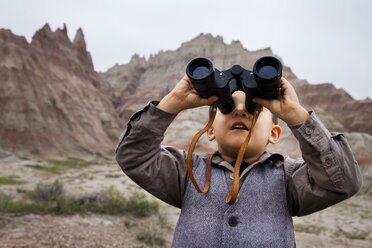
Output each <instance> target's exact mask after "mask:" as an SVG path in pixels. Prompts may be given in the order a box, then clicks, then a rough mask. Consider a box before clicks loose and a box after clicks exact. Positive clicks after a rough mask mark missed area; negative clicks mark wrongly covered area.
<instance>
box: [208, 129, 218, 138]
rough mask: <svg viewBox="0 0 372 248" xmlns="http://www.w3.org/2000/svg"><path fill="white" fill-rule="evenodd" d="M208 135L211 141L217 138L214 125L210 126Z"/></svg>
mask: <svg viewBox="0 0 372 248" xmlns="http://www.w3.org/2000/svg"><path fill="white" fill-rule="evenodd" d="M207 136H208V139H209V141H212V140H214V139H215V138H216V136H214V130H213V127H210V128H209V129H208V130H207Z"/></svg>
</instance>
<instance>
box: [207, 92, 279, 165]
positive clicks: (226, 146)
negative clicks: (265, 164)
mask: <svg viewBox="0 0 372 248" xmlns="http://www.w3.org/2000/svg"><path fill="white" fill-rule="evenodd" d="M232 97H233V99H234V102H235V109H234V110H233V111H232V112H231V113H229V114H226V115H225V114H222V113H221V112H220V111H219V110H217V113H216V118H215V120H214V122H213V125H212V127H211V128H210V129H209V130H208V132H207V135H208V137H209V140H213V139H216V140H217V143H218V151H219V152H220V154H221V156H222V158H223V159H224V160H226V161H227V162H231V161H233V160H236V157H237V155H238V153H239V149H240V147H241V145H242V144H243V142H244V140H245V138H246V137H247V135H248V133H249V132H250V131H252V134H251V139H250V141H249V144H248V147H247V149H246V151H245V155H244V160H245V161H247V162H250V163H253V162H254V161H256V160H257V159H258V158H259V157H260V156H261V154H262V153H263V152H264V151H265V149H266V145H267V143H268V142H270V143H272V144H275V143H277V142H278V141H279V137H280V133H281V128H280V126H278V125H275V124H274V123H273V121H272V114H271V112H270V111H269V110H268V109H266V108H262V111H261V113H260V115H259V117H258V119H257V122H256V124H255V126H254V128H253V130H249V129H250V127H251V124H252V119H253V115H251V114H250V113H249V112H248V111H247V110H246V108H245V93H244V92H243V91H235V92H234V93H233V94H232Z"/></svg>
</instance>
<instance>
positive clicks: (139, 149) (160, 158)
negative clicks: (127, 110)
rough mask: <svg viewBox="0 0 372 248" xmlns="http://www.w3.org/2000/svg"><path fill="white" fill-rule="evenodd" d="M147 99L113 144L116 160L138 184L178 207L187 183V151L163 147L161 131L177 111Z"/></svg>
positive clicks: (163, 130)
mask: <svg viewBox="0 0 372 248" xmlns="http://www.w3.org/2000/svg"><path fill="white" fill-rule="evenodd" d="M157 104H158V102H151V103H149V104H148V105H147V106H146V107H145V108H144V109H142V110H141V111H139V112H137V113H135V114H134V115H133V116H132V117H131V119H130V121H129V123H128V124H127V128H126V130H125V131H124V132H123V134H122V135H121V137H120V141H119V144H118V146H117V148H116V161H117V162H118V164H119V165H120V167H121V169H122V170H123V172H124V173H125V174H126V175H127V176H128V177H130V178H131V179H132V180H133V181H134V182H135V183H137V184H138V185H139V186H140V187H142V188H144V189H145V190H147V191H148V192H150V193H151V194H152V195H154V196H156V197H157V198H159V199H161V200H163V201H165V202H167V203H168V204H170V205H173V206H175V207H181V203H182V198H183V194H184V192H185V189H186V183H187V168H186V162H185V161H186V152H185V151H182V150H180V149H177V148H175V147H162V146H161V142H162V140H163V137H164V132H165V131H166V129H167V128H168V126H169V125H170V123H171V122H172V121H173V119H174V118H175V116H176V115H173V114H170V113H167V112H164V111H162V110H160V109H158V108H156V106H155V105H157Z"/></svg>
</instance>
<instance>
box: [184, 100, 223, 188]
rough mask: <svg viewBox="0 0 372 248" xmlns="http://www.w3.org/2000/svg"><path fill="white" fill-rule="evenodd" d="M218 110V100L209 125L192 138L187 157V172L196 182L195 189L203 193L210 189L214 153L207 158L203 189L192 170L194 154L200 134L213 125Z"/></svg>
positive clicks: (193, 182)
mask: <svg viewBox="0 0 372 248" xmlns="http://www.w3.org/2000/svg"><path fill="white" fill-rule="evenodd" d="M216 111H217V102H216V103H214V104H213V113H212V115H211V117H210V118H209V121H208V123H207V125H206V126H205V127H204V128H203V129H202V130H200V131H199V132H198V133H196V134H195V136H194V138H193V139H192V141H191V144H190V147H189V151H188V153H187V158H186V164H187V173H188V175H189V178H190V180H191V182H192V184H194V187H195V189H196V190H197V191H198V192H199V193H203V194H205V193H207V192H208V189H209V185H210V177H211V160H212V156H213V154H210V155H209V156H208V158H207V166H206V169H205V186H204V189H203V190H201V189H200V188H199V185H198V183H197V182H196V180H195V177H194V174H193V172H192V154H193V152H194V149H195V146H196V143H197V142H198V140H199V138H200V136H202V134H203V133H205V132H206V131H207V130H208V129H209V128H210V127H211V126H212V124H213V121H214V118H215V117H216Z"/></svg>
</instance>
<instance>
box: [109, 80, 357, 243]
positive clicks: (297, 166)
mask: <svg viewBox="0 0 372 248" xmlns="http://www.w3.org/2000/svg"><path fill="white" fill-rule="evenodd" d="M233 99H234V102H235V109H234V110H233V111H232V112H231V113H229V114H226V115H225V114H222V113H221V112H220V111H219V110H217V114H216V118H215V120H214V123H213V125H212V127H211V128H210V129H209V130H208V132H207V135H208V138H209V139H210V140H213V139H216V140H217V143H218V152H217V153H216V154H215V155H214V156H213V157H212V168H211V176H210V183H211V185H210V188H209V191H208V192H207V193H206V194H200V193H198V192H197V191H196V190H195V188H194V187H193V185H192V184H191V182H190V180H189V177H188V175H187V169H186V162H185V160H186V157H187V154H186V152H185V151H182V150H179V149H177V148H175V147H161V145H160V143H161V141H162V139H163V134H164V132H165V130H166V128H167V127H168V126H169V124H170V123H171V122H172V120H173V119H174V117H175V116H176V115H177V114H178V113H179V112H181V111H182V110H184V109H188V108H194V107H199V106H203V105H210V104H212V103H213V102H215V101H217V100H218V99H217V97H216V96H212V97H210V98H208V99H202V98H200V97H199V96H198V95H197V93H196V91H195V90H194V89H193V87H192V84H191V82H190V80H189V79H188V78H187V76H184V78H183V79H182V80H181V81H180V82H179V83H178V84H177V85H176V86H175V88H174V89H173V90H172V91H171V92H170V93H169V94H168V95H166V96H165V97H164V98H163V99H162V100H161V101H160V102H159V103H157V102H152V103H150V104H148V105H147V106H146V107H145V108H144V109H143V110H141V111H140V112H137V113H135V114H134V115H133V116H132V118H131V120H130V122H129V123H128V126H127V129H126V130H125V131H124V133H123V134H122V137H121V140H120V143H119V145H118V147H117V150H116V159H117V161H118V163H119V165H120V166H121V168H122V170H123V171H124V172H125V173H126V174H127V175H128V176H129V177H130V178H131V179H132V180H133V181H135V182H136V183H137V184H138V185H139V186H141V187H142V188H144V189H145V190H147V191H148V192H150V193H151V194H153V195H154V196H156V197H158V198H159V199H161V200H163V201H165V202H167V203H169V204H171V205H173V206H175V207H179V208H181V209H182V210H181V215H180V218H179V220H178V223H177V226H176V229H175V233H174V239H173V244H172V247H294V246H295V241H294V232H293V223H292V217H291V216H295V215H297V216H303V215H306V214H310V213H313V212H315V211H318V210H321V209H324V208H326V207H328V206H331V205H333V204H335V203H337V202H339V201H342V200H344V199H346V198H348V197H350V196H352V195H353V194H355V193H356V192H357V191H358V190H359V189H360V187H361V174H360V171H359V167H358V165H357V163H356V162H355V160H354V157H353V155H352V151H351V150H350V148H349V146H348V144H347V142H346V140H345V138H344V136H343V135H342V134H336V133H330V132H328V130H327V129H326V128H325V127H324V126H323V125H322V124H321V123H320V121H319V120H318V119H317V117H316V116H315V114H314V113H313V112H307V111H306V110H305V109H304V108H303V107H302V106H301V105H300V103H299V101H298V99H297V95H296V93H295V91H294V89H293V87H292V86H291V85H290V84H289V82H288V81H287V80H285V79H284V78H282V86H281V97H280V99H275V100H265V99H259V98H256V99H254V100H253V101H254V102H256V103H258V104H260V105H262V106H263V110H262V112H261V113H260V115H259V117H258V119H257V122H256V124H255V126H254V128H253V130H249V127H250V124H251V121H252V115H251V114H249V113H248V112H247V110H246V108H245V93H244V92H241V91H236V92H234V93H233ZM272 114H274V115H276V116H277V117H279V118H280V119H282V120H283V121H284V122H286V123H287V124H288V125H289V127H290V128H291V130H292V132H293V134H294V136H295V137H296V138H297V139H298V141H299V143H300V148H301V151H302V156H303V159H298V160H294V159H291V158H288V157H283V156H282V155H280V154H276V153H274V154H270V153H268V152H266V151H265V149H266V145H267V143H268V142H269V143H272V144H275V143H277V142H278V140H279V137H280V133H281V128H280V127H279V126H278V125H276V124H275V123H273V121H272ZM248 132H252V134H251V139H250V142H249V144H248V147H247V149H246V151H245V154H244V159H243V161H244V163H243V164H242V167H243V169H242V170H241V173H240V176H239V179H240V185H241V187H240V191H239V195H238V198H237V200H236V202H235V204H233V205H229V204H226V202H225V198H226V196H227V194H228V193H229V191H230V190H231V188H232V182H233V178H232V177H231V176H232V173H233V171H234V167H233V166H234V160H235V159H236V157H237V154H238V152H239V149H240V146H241V144H242V143H243V141H244V139H245V137H246V136H247V134H248ZM205 166H206V156H204V155H202V156H199V155H196V154H193V173H194V175H195V178H196V180H197V182H198V183H199V185H203V184H204V183H205V179H204V178H205Z"/></svg>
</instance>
